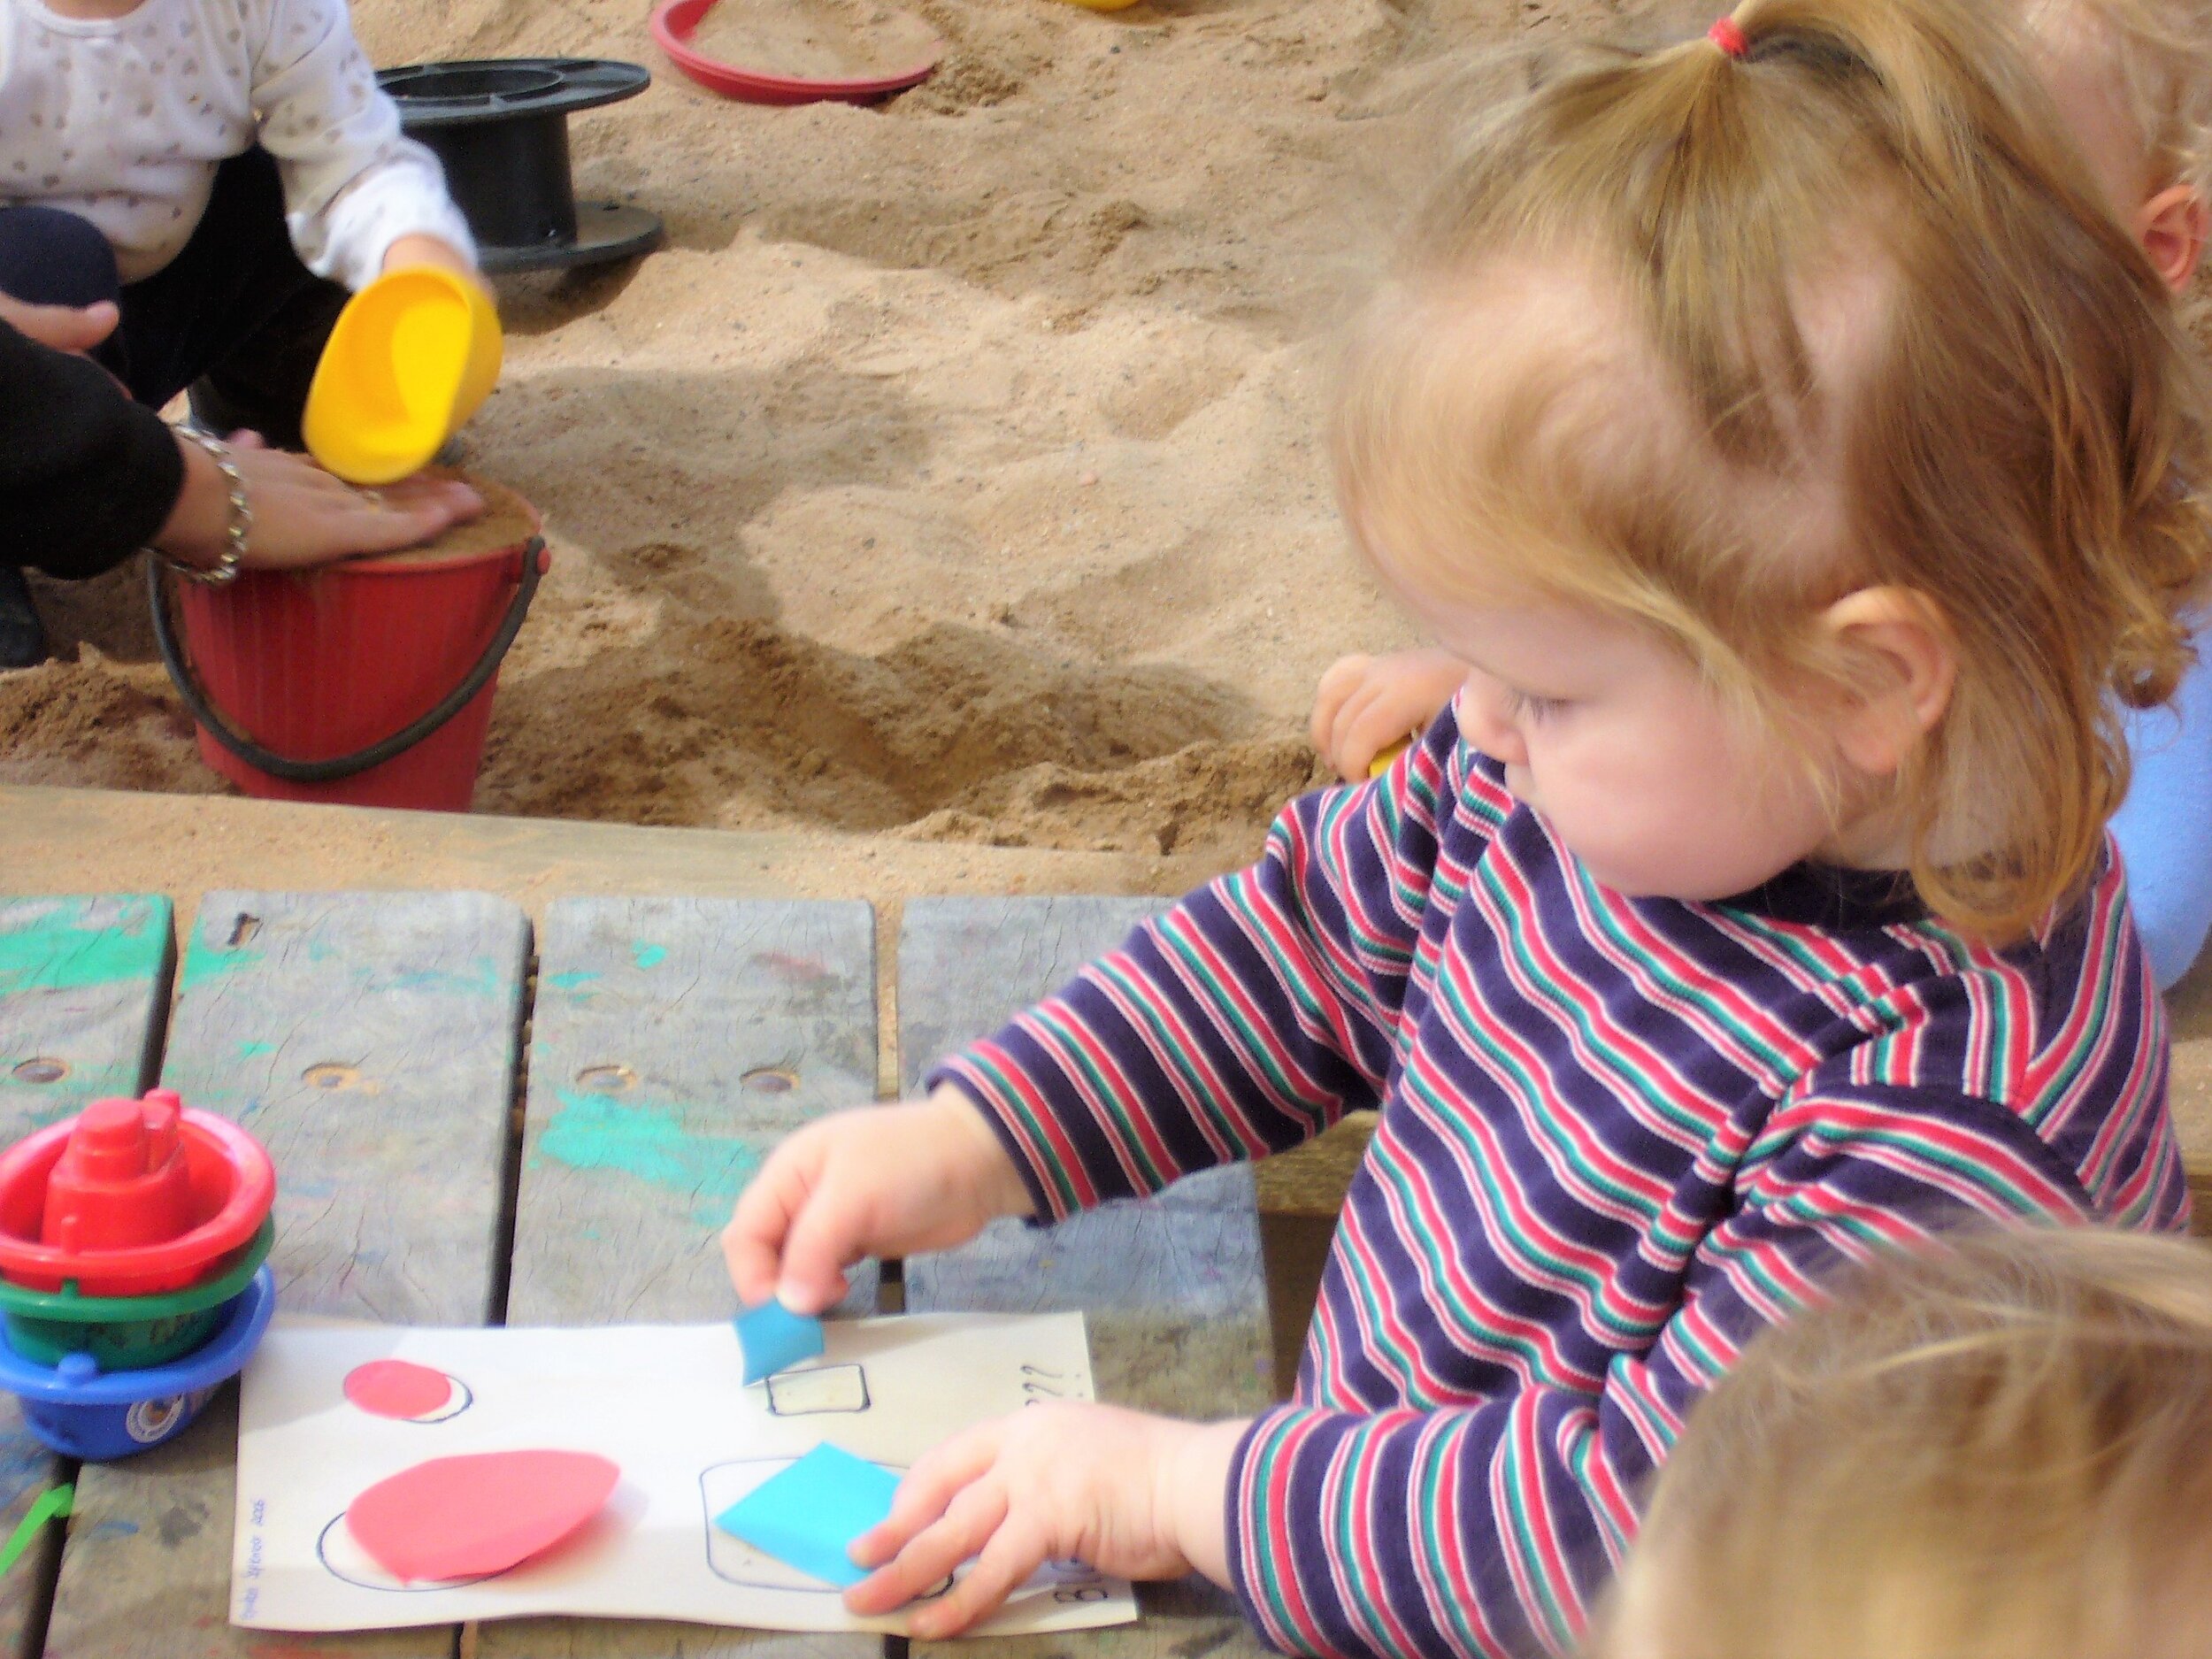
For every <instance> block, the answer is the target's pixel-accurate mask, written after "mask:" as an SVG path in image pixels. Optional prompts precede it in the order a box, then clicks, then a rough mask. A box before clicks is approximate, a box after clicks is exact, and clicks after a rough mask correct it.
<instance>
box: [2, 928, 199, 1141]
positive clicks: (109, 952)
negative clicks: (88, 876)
mask: <svg viewBox="0 0 2212 1659" xmlns="http://www.w3.org/2000/svg"><path fill="white" fill-rule="evenodd" d="M175 955H176V951H175V947H174V945H173V942H172V939H171V919H170V910H169V901H168V900H167V899H165V898H163V897H160V896H158V895H134V894H125V895H115V896H112V897H105V898H51V899H10V900H7V901H5V902H0V1137H4V1140H5V1141H14V1140H16V1139H17V1138H18V1137H19V1136H21V1135H24V1134H27V1133H29V1132H30V1131H31V1130H33V1129H36V1128H41V1127H42V1126H44V1125H47V1124H50V1123H52V1122H54V1121H55V1120H56V1119H57V1118H63V1117H66V1116H67V1115H68V1114H69V1113H71V1112H74V1111H81V1110H83V1109H84V1107H85V1106H86V1105H87V1104H88V1102H92V1101H94V1100H96V1099H98V1098H100V1097H101V1096H102V1095H106V1094H126V1095H128V1094H138V1093H139V1092H140V1091H141V1090H142V1089H144V1088H146V1087H149V1086H150V1080H151V1079H152V1077H153V1075H154V1069H155V1068H154V1062H155V1058H156V1056H157V1053H158V1051H159V1048H160V1044H161V1031H162V1025H163V1019H164V1016H165V1014H166V1013H167V1011H168V1007H169V969H170V965H171V964H172V962H173V960H174V958H175Z"/></svg>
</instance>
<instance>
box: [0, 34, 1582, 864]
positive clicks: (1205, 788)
mask: <svg viewBox="0 0 2212 1659" xmlns="http://www.w3.org/2000/svg"><path fill="white" fill-rule="evenodd" d="M735 3H737V4H742V5H743V7H744V8H745V11H744V12H743V14H742V16H739V15H736V14H733V15H732V17H731V18H729V19H726V20H725V22H724V23H723V24H722V25H716V24H715V23H714V20H713V19H711V18H710V19H709V24H708V29H707V32H708V34H709V35H710V37H712V38H717V39H723V40H725V41H727V40H728V39H729V38H733V37H734V36H739V35H746V34H747V32H748V31H751V34H752V36H753V38H756V39H757V40H765V41H767V42H769V45H768V47H767V48H765V50H785V49H786V48H789V49H791V50H796V47H795V45H794V44H793V43H794V42H798V43H799V44H804V41H803V38H802V37H804V36H807V35H808V33H809V31H813V34H814V35H815V36H817V37H818V38H816V40H815V44H814V45H813V46H810V47H807V49H806V50H810V51H811V50H816V49H817V48H819V50H822V51H824V52H826V53H828V54H829V55H830V56H832V57H835V56H836V55H837V54H838V53H840V52H843V53H846V54H848V57H849V54H850V52H851V51H852V50H855V49H854V48H853V46H852V41H851V32H852V28H853V26H854V25H855V23H856V20H862V21H864V20H865V19H869V18H872V17H873V16H875V15H876V14H877V13H878V12H883V13H885V14H886V15H890V14H891V13H892V12H904V13H905V14H909V15H911V16H914V17H917V18H918V19H921V21H922V22H924V23H926V25H927V26H928V27H931V28H933V29H934V30H935V31H936V32H937V33H938V34H939V35H941V36H942V37H943V39H944V41H945V42H946V44H947V49H948V50H947V55H946V58H945V59H944V62H943V64H942V65H941V68H940V69H939V71H938V73H936V74H935V76H934V77H933V78H932V79H931V80H930V81H926V82H925V83H924V84H923V85H921V86H920V87H918V88H915V89H914V90H912V91H910V92H908V93H905V94H902V95H901V96H897V97H895V98H893V99H891V100H889V101H888V102H887V103H885V104H880V105H879V106H876V107H872V108H855V107H850V106H848V105H843V104H815V105H809V106H802V107H798V108H783V109H778V108H766V107H760V106H754V105H748V104H737V103H732V102H728V101H726V100H724V99H721V98H718V97H716V96H713V95H711V94H710V93H708V92H706V91H704V90H703V89H702V88H698V87H696V86H695V85H693V84H692V83H691V82H689V81H687V80H685V79H684V78H683V77H682V76H681V75H680V74H679V73H676V72H675V71H674V70H673V69H672V67H671V66H670V65H668V64H667V63H666V62H665V60H664V59H663V58H661V57H660V56H659V54H658V52H657V50H655V49H654V47H653V46H652V45H651V43H650V42H649V37H648V35H647V33H646V27H645V16H646V6H645V4H644V0H558V3H556V0H358V4H357V11H356V19H357V27H358V30H359V33H360V35H361V36H362V38H363V40H364V41H365V44H366V45H367V47H368V49H369V50H370V52H371V54H372V55H373V58H375V59H376V61H378V62H379V63H382V64H396V63H403V62H414V61H420V60H424V59H431V58H445V57H497V56H503V55H522V54H541V53H575V54H586V55H598V56H611V57H618V58H631V59H634V60H637V61H641V62H644V63H647V64H649V65H651V66H652V68H653V70H654V73H655V77H656V78H655V83H654V85H653V87H652V88H651V89H650V90H649V92H648V93H646V94H645V95H644V96H641V97H640V98H637V99H635V100H633V101H632V102H630V103H627V104H621V105H618V106H615V107H612V108H610V109H606V110H603V111H593V112H589V113H587V114H584V115H581V116H579V117H577V118H575V119H573V120H572V123H571V131H572V138H573V142H574V149H575V156H576V165H575V171H576V176H577V180H578V185H579V188H580V193H581V194H582V195H583V196H586V197H587V198H590V197H601V198H612V199H618V200H621V201H625V202H634V203H638V204H642V205H645V206H649V207H650V208H652V209H654V210H655V211H658V212H660V213H662V214H663V215H664V216H665V218H666V220H667V224H668V231H669V244H668V247H667V248H666V250H664V251H663V252H660V253H658V254H656V255H654V256H652V257H649V258H647V259H645V260H643V261H641V262H638V263H634V264H630V265H623V266H620V267H618V268H615V269H612V270H609V271H605V272H602V273H595V274H586V275H581V276H572V277H566V278H534V279H528V280H518V281H514V282H511V283H508V284H507V285H506V286H505V288H504V292H503V310H504V312H505V315H506V318H507V321H508V326H509V335H510V337H509V351H508V363H507V369H506V373H505V376H504V378H503V382H502V384H501V386H500V388H499V389H498V390H497V392H496V393H495V395H494V396H493V397H492V398H491V400H490V402H489V403H488V405H487V406H486V408H485V410H484V411H483V412H482V413H480V415H479V417H478V418H477V419H476V421H475V422H474V423H473V425H472V426H471V428H470V429H469V431H468V433H467V434H465V444H466V449H467V454H466V463H467V465H469V466H470V467H471V468H472V470H473V471H475V472H478V473H480V474H482V475H485V476H488V477H489V478H492V479H495V480H500V481H501V482H503V483H504V484H506V485H509V486H511V487H512V488H515V489H516V490H518V491H519V492H520V493H521V494H522V495H524V496H526V497H527V498H528V500H529V501H530V502H532V503H534V504H535V506H536V507H537V508H538V510H539V511H541V513H542V514H543V516H544V521H545V526H546V532H547V535H548V537H549V542H550V544H551V547H552V549H553V554H554V565H553V569H552V573H551V574H550V576H549V578H548V579H547V581H546V584H545V588H544V589H543V591H542V592H541V595H540V597H539V600H538V605H537V610H536V611H535V612H534V615H533V616H532V618H531V619H530V622H529V624H528V626H526V629H525V631H524V633H523V634H522V637H521V639H520V640H519V641H518V643H517V646H516V649H515V651H514V654H513V656H512V657H511V660H510V663H509V665H508V668H507V671H506V672H505V674H504V676H503V680H502V682H501V686H500V691H499V697H498V704H497V712H496V714H495V718H494V722H493V726H492V732H491V738H490V745H489V749H488V755H487V757H486V765H485V772H484V776H483V781H482V785H481V787H480V790H479V793H478V796H477V803H478V809H479V810H480V811H490V812H502V813H525V814H538V815H545V816H554V817H570V818H603V819H613V820H624V821H630V822H639V823H647V824H657V825H687V826H732V827H746V828H764V829H779V830H786V831H800V832H808V831H817V832H824V831H826V832H840V833H860V834H864V835H874V836H896V837H905V838H924V839H936V840H943V841H968V842H980V843H988V844H996V845H1002V846H1007V847H1031V848H1070V849H1076V848H1080V849H1100V850H1105V851H1118V852H1126V853H1133V854H1139V855H1145V856H1173V857H1176V858H1178V859H1183V858H1191V857H1195V858H1197V859H1199V860H1201V861H1202V862H1203V861H1211V862H1212V863H1214V864H1228V863H1231V862H1233V861H1236V860H1240V859H1242V858H1244V857H1247V856H1249V855H1250V854H1251V852H1252V851H1253V850H1254V849H1255V848H1256V846H1257V845H1258V842H1259V839H1260V837H1261V836H1262V834H1263V831H1264V827H1265V826H1266V824H1267V822H1268V821H1269V819H1270V818H1271V816H1272V815H1273V813H1274V812H1275V810H1277V808H1278V807H1279V805H1280V803H1282V802H1283V801H1284V799H1285V798H1286V797H1287V796H1288V795H1291V794H1293V793H1294V792H1295V791H1296V790H1298V789H1299V788H1301V787H1304V786H1306V785H1307V784H1309V783H1310V782H1311V781H1313V780H1315V778H1316V776H1317V773H1316V771H1315V763H1314V760H1313V757H1312V756H1311V754H1310V750H1309V749H1307V747H1306V745H1305V743H1304V741H1303V728H1304V722H1305V714H1306V710H1307V708H1308V704H1309V700H1310V696H1311V693H1312V689H1313V686H1314V683H1315V680H1317V677H1318V675H1319V673H1320V672H1321V670H1322V669H1323V668H1324V667H1325V665H1326V664H1327V663H1328V662H1329V661H1330V660H1331V659H1332V658H1333V657H1335V656H1337V655H1338V654H1339V653H1340V652H1343V651H1347V650H1354V649H1387V648H1390V647H1393V646H1394V645H1396V644H1399V643H1401V642H1402V641H1404V640H1405V637H1406V636H1405V634H1404V630H1403V626H1402V624H1401V623H1400V622H1399V621H1398V620H1397V618H1395V617H1394V614H1393V612H1392V611H1390V609H1389V607H1388V606H1387V605H1386V603H1385V602H1384V601H1383V600H1382V598H1381V597H1380V596H1379V595H1378V593H1377V592H1376V590H1375V588H1373V586H1372V584H1371V582H1370V581H1369V580H1368V579H1367V578H1366V577H1365V575H1364V574H1363V573H1362V572H1360V571H1359V570H1358V569H1357V567H1356V565H1355V563H1354V561H1353V559H1352V557H1350V555H1349V553H1348V550H1347V546H1346V542H1345V538H1344V535H1343V533H1342V531H1341V529H1340V526H1339V524H1338V522H1337V518H1336V515H1335V512H1334V509H1333V501H1332V497H1331V490H1330V486H1329V480H1328V476H1327V469H1326V465H1325V456H1324V453H1323V449H1322V445H1321V442H1320V420H1321V412H1322V403H1323V396H1324V390H1325V382H1326V377H1327V372H1328V365H1329V362H1330V358H1331V342H1332V338H1333V331H1334V330H1335V328H1336V327H1337V326H1338V325H1339V323H1340V319H1341V318H1342V316H1343V314H1344V311H1345V310H1346V308H1347V305H1348V301H1349V298H1350V296H1355V295H1356V293H1357V292H1358V291H1359V289H1360V288H1361V287H1362V285H1363V282H1364V281H1365V280H1366V279H1367V277H1368V275H1369V273H1370V267H1371V263H1372V260H1373V257H1374V254H1375V250H1377V249H1378V247H1379V246H1380V245H1381V242H1382V241H1383V239H1384V238H1385V236H1386V234H1387V227H1388V226H1389V225H1390V223H1391V222H1392V221H1393V219H1394V216H1395V214H1396V213H1397V211H1399V202H1400V200H1401V199H1402V197H1401V187H1402V185H1403V184H1404V183H1405V181H1406V180H1408V178H1409V176H1411V175H1413V174H1416V173H1417V172H1418V171H1419V161H1420V157H1422V156H1423V155H1424V154H1425V147H1426V144H1427V142H1428V137H1427V135H1428V134H1430V133H1432V130H1433V127H1434V125H1435V123H1434V119H1433V114H1432V105H1433V104H1434V103H1435V102H1436V100H1435V99H1434V98H1433V97H1432V96H1430V95H1431V93H1432V88H1435V87H1436V86H1437V85H1438V84H1439V83H1440V79H1441V77H1442V76H1443V74H1444V73H1445V71H1446V69H1447V68H1448V67H1449V66H1450V65H1454V64H1455V62H1457V61H1458V60H1459V58H1461V57H1463V55H1464V54H1466V53H1468V52H1480V51H1483V50H1489V49H1494V48H1497V47H1500V46H1504V45H1509V44H1511V43H1513V42H1518V41H1521V40H1524V39H1525V38H1527V37H1529V36H1531V35H1545V34H1558V33H1560V32H1563V31H1565V30H1569V29H1580V28H1582V27H1585V26H1586V25H1588V24H1590V23H1591V22H1592V21H1593V20H1601V19H1609V18H1610V17H1612V16H1613V15H1614V14H1615V12H1616V11H1617V7H1616V6H1615V5H1614V4H1611V0H1402V3H1401V4H1386V3H1385V0H1236V3H1235V4H1230V3H1229V0H1145V3H1144V4H1138V5H1136V6H1133V7H1132V8H1131V9H1129V10H1126V11H1124V12H1114V13H1099V12H1090V11H1087V10H1084V9H1082V8H1079V7H1078V6H1075V5H1071V4H1064V3H1063V0H905V3H904V4H902V6H900V7H892V6H888V5H876V4H870V3H869V0H781V9H780V11H779V4H778V0H735ZM764 18H772V19H773V18H780V24H779V25H778V27H784V28H785V33H784V34H782V35H776V34H775V33H774V30H773V29H771V28H769V27H768V26H767V25H765V24H764V23H763V22H762V21H761V19H764ZM841 30H842V31H843V33H840V31H841ZM718 31H727V33H726V34H723V33H718ZM764 31H766V32H765V33H764ZM779 41H780V42H782V44H781V45H780V46H779V45H777V44H776V42H779ZM885 50H904V48H903V47H896V48H895V49H894V48H886V49H885ZM42 603H43V604H44V605H45V607H46V610H47V614H48V616H49V618H50V622H51V623H52V624H53V626H54V632H55V634H56V636H57V638H58V641H59V642H60V647H61V651H60V657H61V660H58V661H57V662H56V663H54V664H50V665H49V666H47V667H44V668H42V669H39V670H35V671H32V672H26V673H22V674H17V675H11V676H7V677H4V678H0V781H13V782H24V783H52V784H94V785H104V786H111V787H126V788H150V789H165V790H188V791H212V790H216V789H218V788H219V787H221V786H220V785H219V783H218V782H217V780H215V779H214V778H213V777H212V776H211V774H210V773H208V772H206V771H205V770H204V769H203V768H202V767H201V766H200V764H199V762H198V760H197V758H196V756H195V754H194V753H193V751H192V747H191V743H190V739H189V733H188V728H187V726H186V724H185V722H184V720H183V719H182V718H181V716H180V713H179V711H178V710H177V706H176V703H175V702H174V699H173V696H172V695H170V693H169V691H168V689H167V687H166V686H165V682H164V680H163V677H162V674H161V672H160V670H159V668H158V666H157V665H154V664H153V660H152V649H151V641H150V638H149V636H148V634H147V630H146V627H145V624H144V620H143V618H142V616H141V615H140V613H139V606H140V603H141V601H140V598H139V587H138V581H137V578H136V575H135V572H119V573H117V574H116V575H113V576H111V577H109V578H106V579H104V580H101V581H98V582H95V583H91V584H84V585H80V586H78V587H76V588H73V589H67V590H65V589H64V588H61V587H59V586H58V585H53V584H49V585H46V586H45V587H44V588H42Z"/></svg>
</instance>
